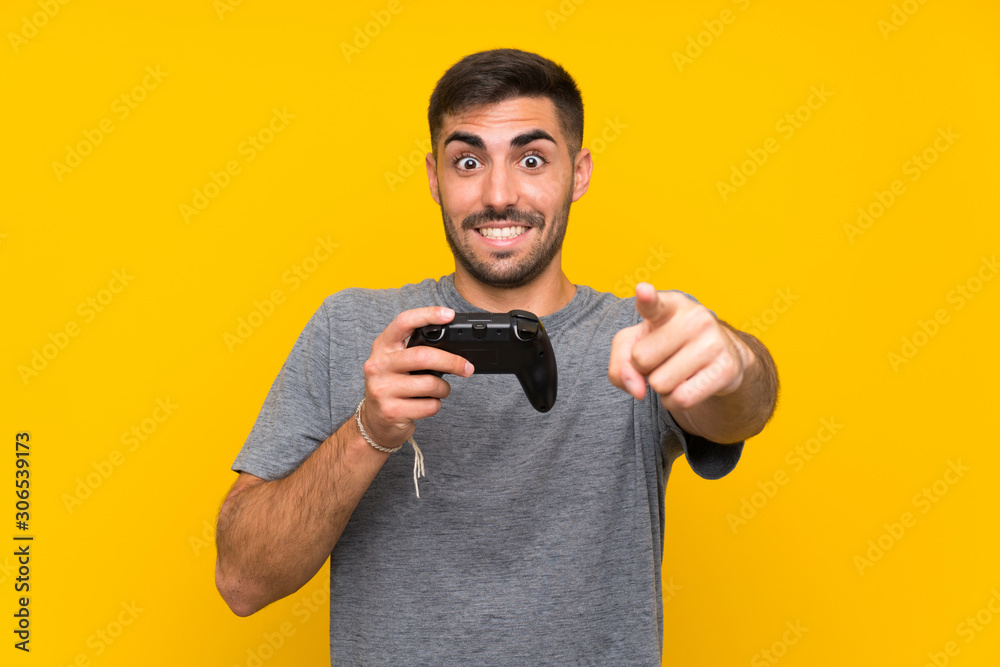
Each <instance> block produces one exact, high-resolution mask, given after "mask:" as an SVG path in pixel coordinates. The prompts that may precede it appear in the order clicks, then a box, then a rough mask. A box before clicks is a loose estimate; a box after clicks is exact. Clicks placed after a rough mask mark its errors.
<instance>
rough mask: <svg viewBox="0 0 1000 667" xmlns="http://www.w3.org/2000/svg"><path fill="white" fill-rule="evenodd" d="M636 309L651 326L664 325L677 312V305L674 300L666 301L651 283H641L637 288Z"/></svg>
mask: <svg viewBox="0 0 1000 667" xmlns="http://www.w3.org/2000/svg"><path fill="white" fill-rule="evenodd" d="M635 309H636V310H637V311H639V314H640V315H641V316H642V319H644V320H647V321H648V322H649V323H650V324H653V325H659V324H663V323H664V322H666V321H667V320H669V319H670V318H671V317H673V315H674V313H675V312H676V311H677V305H676V303H675V302H673V300H672V299H665V298H663V295H662V294H660V293H659V292H657V291H656V288H655V287H653V286H652V285H650V284H649V283H639V284H638V285H636V286H635Z"/></svg>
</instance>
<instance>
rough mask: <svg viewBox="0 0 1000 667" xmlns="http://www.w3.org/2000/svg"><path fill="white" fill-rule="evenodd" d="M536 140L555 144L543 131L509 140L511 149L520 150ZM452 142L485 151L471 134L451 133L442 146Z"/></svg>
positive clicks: (520, 135) (478, 138) (524, 134)
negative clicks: (459, 142)
mask: <svg viewBox="0 0 1000 667" xmlns="http://www.w3.org/2000/svg"><path fill="white" fill-rule="evenodd" d="M537 139H546V140H548V141H551V142H552V143H554V144H555V143H557V142H556V140H555V139H553V138H552V135H551V134H549V133H548V132H546V131H545V130H539V129H535V130H529V131H527V132H522V133H521V134H519V135H517V136H516V137H514V138H513V139H511V140H510V147H511V148H521V147H522V146H527V145H528V144H530V143H531V142H532V141H535V140H537ZM453 141H461V142H463V143H466V144H469V145H470V146H472V147H473V148H478V149H480V150H486V143H485V142H484V141H483V140H482V138H481V137H480V136H479V135H476V134H472V133H471V132H461V131H458V132H452V133H451V134H449V135H448V138H447V139H445V140H444V145H445V146H447V145H448V144H450V143H451V142H453Z"/></svg>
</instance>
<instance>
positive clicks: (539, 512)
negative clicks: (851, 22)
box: [216, 49, 777, 666]
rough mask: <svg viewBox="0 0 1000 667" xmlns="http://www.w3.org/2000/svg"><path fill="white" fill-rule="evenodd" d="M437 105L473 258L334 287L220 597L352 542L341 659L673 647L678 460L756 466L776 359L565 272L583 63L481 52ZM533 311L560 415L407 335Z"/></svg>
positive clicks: (662, 304)
mask: <svg viewBox="0 0 1000 667" xmlns="http://www.w3.org/2000/svg"><path fill="white" fill-rule="evenodd" d="M428 119H429V122H430V128H431V140H432V146H433V151H432V153H431V154H429V155H428V156H427V175H428V178H429V180H430V189H431V194H432V196H433V198H434V200H435V202H437V203H438V204H439V205H440V207H441V213H442V217H443V221H444V228H445V235H446V237H447V240H448V243H449V245H450V246H451V249H452V251H453V253H454V255H455V273H454V274H453V275H451V276H446V277H444V278H442V279H440V280H438V281H434V280H431V279H427V280H424V281H423V282H421V283H418V284H411V285H407V286H405V287H402V288H399V289H392V290H363V289H356V288H352V289H348V290H344V291H342V292H339V293H337V294H335V295H333V296H330V297H328V298H327V299H326V300H325V301H324V303H323V306H321V307H320V309H319V310H318V311H317V312H316V314H315V315H314V316H313V318H312V319H311V320H310V322H309V324H308V325H307V326H306V329H305V330H304V331H303V333H302V334H301V335H300V337H299V339H298V340H297V341H296V343H295V346H294V348H293V350H292V352H291V354H290V355H289V358H288V360H287V361H286V362H285V364H284V366H283V367H282V369H281V372H280V373H279V375H278V377H277V379H276V380H275V382H274V384H273V385H272V387H271V390H270V392H269V394H268V396H267V399H266V401H265V403H264V407H263V409H262V411H261V414H260V416H259V418H258V420H257V423H256V424H255V425H254V428H253V430H252V432H251V434H250V437H249V438H248V440H247V443H246V444H245V445H244V447H243V449H242V451H241V452H240V454H239V456H238V457H237V459H236V462H235V463H234V465H233V469H234V470H236V471H239V472H240V475H239V478H238V479H237V480H236V482H235V483H234V485H233V487H232V489H231V491H230V492H229V495H228V497H227V498H226V500H225V502H224V504H223V506H222V509H221V511H220V513H219V526H218V531H217V535H218V537H217V540H218V561H217V568H216V583H217V586H218V588H219V591H220V592H221V594H222V596H223V598H224V599H225V600H226V602H227V603H228V604H229V606H230V607H231V608H232V610H233V611H234V612H235V613H237V614H238V615H240V616H246V615H249V614H252V613H254V612H255V611H257V610H259V609H261V608H262V607H264V606H266V605H267V604H270V603H271V602H273V601H274V600H277V599H280V598H282V597H284V596H286V595H289V594H291V593H293V592H294V591H296V590H297V589H299V588H300V587H301V586H302V585H303V584H305V583H306V582H307V581H309V579H310V578H312V576H313V575H314V574H315V573H316V572H317V571H318V570H319V568H320V567H322V565H323V563H324V562H325V560H326V559H327V558H328V557H329V558H330V559H331V564H330V567H331V573H330V579H331V584H330V585H331V601H330V642H331V644H330V654H331V660H332V661H333V662H334V664H336V665H338V666H339V665H345V664H348V665H349V664H356V663H364V664H380V665H383V664H384V665H389V664H411V663H413V664H480V663H484V662H488V663H494V662H500V663H511V664H537V663H555V662H558V663H560V664H580V663H592V664H659V662H660V658H661V654H662V637H663V620H662V618H663V617H662V595H661V591H660V567H661V562H662V549H663V499H664V489H665V485H666V481H667V477H668V475H669V472H670V467H671V464H672V462H673V461H674V459H676V458H677V457H678V456H679V455H680V454H681V453H685V454H686V455H687V458H688V461H689V463H690V465H691V466H692V468H693V469H694V470H695V472H697V473H698V474H699V475H701V476H702V477H705V478H709V479H714V478H718V477H721V476H723V475H725V474H726V473H728V472H729V471H730V470H732V468H733V467H734V466H735V465H736V462H737V461H738V459H739V456H740V453H741V451H742V447H743V441H744V440H745V439H746V438H749V437H751V436H752V435H755V434H756V433H758V432H759V431H760V430H761V429H762V428H763V426H764V424H765V423H766V422H767V420H768V419H769V418H770V415H771V413H772V411H773V409H774V404H775V400H776V395H777V376H776V374H775V370H774V365H773V362H772V361H771V359H770V356H769V355H768V353H767V350H766V349H765V348H764V347H763V346H762V345H761V344H760V343H759V342H758V341H757V340H756V339H755V338H753V337H752V336H750V335H748V334H743V333H740V332H737V331H735V330H733V329H732V328H730V327H729V326H728V325H726V324H724V323H723V322H721V321H720V320H718V319H717V318H716V317H715V316H714V314H713V313H712V312H711V311H709V310H707V309H706V308H705V307H703V306H701V305H700V304H698V303H697V302H695V301H694V300H693V299H692V298H689V297H687V296H686V295H684V294H682V293H679V292H657V291H656V290H654V289H653V287H652V286H651V285H648V284H640V285H639V286H637V288H636V296H635V297H634V298H631V299H619V298H617V297H615V296H613V295H611V294H606V293H599V292H596V291H594V290H593V289H591V288H589V287H586V286H577V285H574V284H573V283H572V282H570V280H569V279H568V278H567V277H566V275H565V274H564V273H563V272H562V268H561V248H562V240H563V236H564V234H565V233H566V227H567V220H568V217H569V207H570V204H571V202H574V201H576V200H578V199H579V198H580V197H582V196H583V194H584V193H585V192H586V191H587V188H588V185H589V183H590V174H591V168H592V162H591V155H590V152H589V151H588V150H587V149H585V148H581V143H582V139H583V104H582V100H581V97H580V93H579V91H578V90H577V87H576V84H575V83H574V82H573V80H572V78H571V77H570V76H569V74H567V73H566V72H565V70H563V69H562V68H561V67H559V66H558V65H556V64H555V63H553V62H551V61H549V60H546V59H544V58H542V57H540V56H537V55H534V54H530V53H525V52H523V51H516V50H509V49H501V50H496V51H487V52H483V53H477V54H473V55H471V56H468V57H466V58H464V59H463V60H461V61H460V62H458V63H457V64H455V65H454V66H453V67H452V68H451V69H449V70H448V72H446V73H445V75H444V76H443V77H442V78H441V80H440V81H439V82H438V84H437V87H436V88H435V91H434V93H433V94H432V96H431V103H430V107H429V110H428ZM512 309H522V310H528V311H531V312H533V313H535V314H537V315H539V316H540V318H541V320H542V322H543V324H544V326H545V328H546V330H547V332H548V335H549V337H550V339H551V341H552V346H553V349H554V352H555V356H556V359H557V366H558V374H559V395H558V399H557V401H556V404H555V406H554V407H553V408H552V410H550V411H549V412H547V413H545V414H540V413H538V412H536V411H535V410H534V409H533V408H532V407H531V406H530V405H529V404H528V402H527V400H526V398H525V396H524V394H523V392H522V391H521V388H520V386H519V385H518V384H517V381H516V379H515V378H514V377H513V376H509V375H476V374H475V370H474V368H473V367H472V365H471V364H470V363H468V362H467V361H466V360H465V359H463V358H461V357H459V356H457V355H454V354H450V353H448V352H445V351H443V350H437V349H433V348H430V347H414V348H407V347H406V340H407V338H408V337H409V336H410V334H411V333H412V331H413V330H414V329H415V328H416V327H420V326H424V325H427V324H444V323H447V322H449V321H450V320H451V319H452V317H453V316H454V312H466V311H473V310H482V311H493V312H506V311H509V310H512ZM421 369H432V370H437V371H441V372H443V373H446V374H451V375H453V376H455V377H449V379H448V380H446V379H444V378H440V377H436V376H434V375H426V374H423V375H411V374H410V371H413V370H421ZM362 427H363V429H364V434H363V433H362V430H361V429H362ZM411 437H412V438H413V439H414V441H415V442H419V445H420V448H421V450H422V452H423V454H424V455H425V456H426V477H425V478H424V479H423V480H421V481H420V483H419V492H420V497H419V498H418V497H417V496H416V490H415V489H414V484H413V482H414V481H415V480H416V477H415V475H411V472H410V468H411V462H412V461H413V459H412V458H410V457H409V455H408V453H409V451H410V450H409V448H408V449H406V450H403V452H402V453H398V454H395V455H392V454H390V453H387V451H386V450H395V449H396V448H397V447H399V446H401V445H402V444H403V443H405V442H406V441H407V440H409V439H411ZM370 443H371V444H370ZM376 445H377V447H378V448H376ZM414 454H416V452H415V451H414Z"/></svg>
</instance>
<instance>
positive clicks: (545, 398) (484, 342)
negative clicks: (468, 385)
mask: <svg viewBox="0 0 1000 667" xmlns="http://www.w3.org/2000/svg"><path fill="white" fill-rule="evenodd" d="M416 345H428V346H430V347H436V348H438V349H440V350H444V351H445V352H451V353H453V354H457V355H458V356H460V357H464V358H465V359H467V360H468V361H469V362H470V363H471V364H472V365H473V366H475V367H476V371H475V372H476V373H494V374H499V373H511V374H513V375H516V376H517V379H518V381H520V383H521V388H522V389H524V394H525V396H527V397H528V401H529V402H530V403H531V405H532V406H533V407H534V408H535V409H536V410H538V411H539V412H548V411H549V410H551V409H552V406H553V405H555V402H556V380H557V376H556V357H555V354H553V353H552V343H550V342H549V337H548V334H546V333H545V327H544V326H542V323H541V321H540V320H539V319H538V318H537V317H535V315H534V314H533V313H529V312H528V311H526V310H512V311H510V312H509V313H455V319H453V320H452V321H451V322H449V323H448V324H429V325H427V326H423V327H419V328H417V329H415V330H414V331H413V335H412V336H410V341H409V342H408V343H407V344H406V347H414V346H416ZM426 373H430V374H432V375H436V376H438V377H441V376H442V375H444V373H442V372H440V371H429V370H428V371H411V374H426Z"/></svg>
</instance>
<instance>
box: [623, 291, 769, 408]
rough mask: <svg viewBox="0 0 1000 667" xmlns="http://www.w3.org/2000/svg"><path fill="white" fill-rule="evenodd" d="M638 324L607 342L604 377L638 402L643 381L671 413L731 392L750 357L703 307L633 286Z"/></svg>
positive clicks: (670, 294) (677, 295)
mask: <svg viewBox="0 0 1000 667" xmlns="http://www.w3.org/2000/svg"><path fill="white" fill-rule="evenodd" d="M635 305H636V310H637V311H638V312H639V314H640V315H641V316H642V322H640V323H639V324H636V325H634V326H631V327H627V328H625V329H622V330H621V331H619V332H618V333H617V334H615V337H614V339H613V340H612V342H611V359H610V362H609V364H608V379H610V380H611V383H612V384H613V385H615V386H616V387H618V388H619V389H624V390H625V391H626V392H628V393H629V394H631V395H632V396H634V397H635V398H636V399H637V400H642V399H643V398H644V397H645V395H646V382H647V380H648V382H649V386H650V387H652V388H653V390H654V391H656V392H657V393H658V394H659V395H660V399H661V402H662V403H663V406H664V407H665V408H666V409H667V410H670V411H671V412H674V411H680V410H687V409H690V408H692V407H694V406H696V405H698V404H699V403H701V402H702V401H704V400H706V399H708V398H710V397H712V396H724V395H726V394H731V393H733V392H734V391H736V390H737V389H738V388H739V387H740V384H741V383H742V382H743V375H744V370H745V369H746V368H747V367H748V366H749V365H750V363H751V361H752V359H753V353H752V352H751V351H750V349H749V348H748V347H747V345H746V344H745V343H744V342H743V341H742V340H740V338H739V337H738V336H737V335H736V334H735V333H733V332H732V331H730V330H729V329H728V328H727V327H726V326H724V325H723V324H722V323H720V322H719V320H718V319H717V318H716V317H715V316H714V315H713V314H712V313H711V312H710V311H709V310H708V309H707V308H705V307H704V306H702V305H701V304H699V303H696V302H694V301H692V300H691V299H689V298H688V297H686V296H685V295H683V294H681V293H680V292H657V291H656V289H655V288H654V287H653V286H652V285H650V284H649V283H639V284H638V285H636V287H635Z"/></svg>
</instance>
